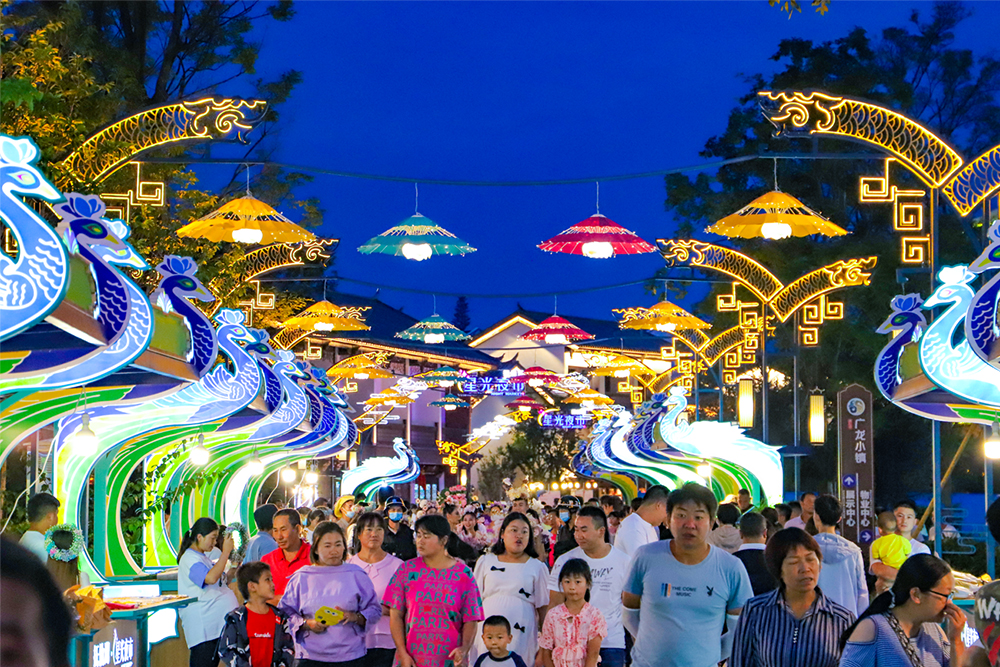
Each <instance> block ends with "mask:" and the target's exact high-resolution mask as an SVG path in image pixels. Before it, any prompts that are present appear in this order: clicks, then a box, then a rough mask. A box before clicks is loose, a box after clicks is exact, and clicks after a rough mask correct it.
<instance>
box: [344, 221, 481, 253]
mask: <svg viewBox="0 0 1000 667" xmlns="http://www.w3.org/2000/svg"><path fill="white" fill-rule="evenodd" d="M475 251H476V249H475V248H473V247H472V246H470V245H469V244H468V243H466V242H465V241H463V240H462V239H460V238H458V237H456V236H455V235H454V234H452V233H451V232H449V231H448V230H446V229H444V228H443V227H439V226H438V225H436V224H434V221H433V220H431V219H430V218H425V217H424V216H422V215H420V214H419V213H416V214H414V215H413V216H412V217H409V218H407V219H406V220H404V221H403V222H401V223H399V224H398V225H396V226H395V227H393V228H392V229H389V230H386V231H384V232H382V233H381V234H379V235H378V236H376V237H374V238H371V239H369V240H368V242H367V243H365V244H364V245H363V246H361V247H360V248H358V252H360V253H361V254H363V255H371V254H374V253H379V254H382V255H402V256H403V257H405V258H406V259H412V260H414V261H417V262H420V261H422V260H425V259H430V257H431V256H432V255H464V254H466V253H470V252H475Z"/></svg>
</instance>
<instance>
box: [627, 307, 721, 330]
mask: <svg viewBox="0 0 1000 667" xmlns="http://www.w3.org/2000/svg"><path fill="white" fill-rule="evenodd" d="M611 312H613V313H618V314H620V315H621V319H620V320H618V327H619V328H620V329H651V330H654V331H688V330H691V329H708V328H710V327H711V325H710V324H709V323H708V322H705V321H703V320H700V319H698V318H697V317H695V316H694V315H692V314H691V313H689V312H687V311H686V310H684V309H683V308H681V307H680V306H678V305H676V304H673V303H670V302H669V301H661V302H659V303H658V304H656V305H655V306H652V307H650V308H619V309H616V310H613V311H611Z"/></svg>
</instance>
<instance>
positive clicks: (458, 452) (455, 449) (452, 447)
mask: <svg viewBox="0 0 1000 667" xmlns="http://www.w3.org/2000/svg"><path fill="white" fill-rule="evenodd" d="M485 446H486V443H482V444H479V445H476V444H475V443H471V442H467V443H465V444H464V445H460V444H458V443H454V442H446V441H444V440H438V441H437V448H438V453H439V454H440V455H441V463H442V464H444V465H446V466H448V468H449V471H450V472H451V473H452V474H454V473H457V472H458V467H459V466H466V465H468V464H470V463H475V462H476V461H478V460H479V459H480V455H479V454H477V453H476V452H478V451H479V450H480V449H482V448H483V447H485Z"/></svg>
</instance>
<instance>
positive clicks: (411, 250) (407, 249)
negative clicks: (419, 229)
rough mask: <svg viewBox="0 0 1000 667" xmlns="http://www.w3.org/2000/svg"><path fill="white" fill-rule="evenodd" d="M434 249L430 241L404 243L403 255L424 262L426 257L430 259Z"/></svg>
mask: <svg viewBox="0 0 1000 667" xmlns="http://www.w3.org/2000/svg"><path fill="white" fill-rule="evenodd" d="M433 254H434V251H433V250H431V244H430V243H404V244H403V257H405V258H406V259H412V260H413V261H415V262H422V261H424V260H425V259H430V258H431V255H433Z"/></svg>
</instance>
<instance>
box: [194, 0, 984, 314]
mask: <svg viewBox="0 0 1000 667" xmlns="http://www.w3.org/2000/svg"><path fill="white" fill-rule="evenodd" d="M802 4H803V5H804V9H803V11H802V13H801V14H796V15H795V16H793V17H792V18H791V19H788V18H787V15H786V14H784V13H782V12H780V11H778V10H777V9H776V8H772V7H769V6H768V4H767V2H766V1H765V0H752V1H747V2H657V3H653V2H634V3H599V2H575V3H560V2H517V3H502V2H494V3H485V2H484V3H461V2H408V3H391V2H370V3H351V2H299V3H296V8H297V12H298V13H297V15H296V16H295V18H294V19H292V20H291V21H290V22H288V23H284V24H275V23H273V22H270V23H268V25H267V28H266V30H261V31H260V37H261V38H262V39H263V40H264V46H263V49H262V52H261V59H260V63H259V66H258V69H259V73H260V74H261V75H263V76H265V77H273V76H276V75H277V73H279V72H281V71H284V70H288V69H298V70H301V71H302V72H303V76H304V82H303V84H302V85H301V86H300V87H299V88H297V89H296V90H295V92H294V94H293V97H292V98H291V100H290V101H289V102H288V103H287V104H286V105H285V106H284V107H283V109H282V118H281V122H280V134H279V135H278V136H277V141H278V149H277V151H276V153H275V155H274V156H273V158H272V159H274V160H276V161H280V162H286V163H292V164H300V165H309V166H315V167H322V168H326V169H333V170H340V171H350V172H362V173H368V174H383V175H392V176H403V177H413V178H418V179H419V178H425V179H448V180H485V181H502V180H515V179H516V180H556V179H578V178H596V177H600V176H609V175H617V174H629V173H641V172H647V171H655V170H662V169H669V168H673V167H680V166H686V165H698V164H702V163H703V162H705V161H704V160H703V159H702V158H700V157H699V156H698V151H699V150H700V149H701V148H702V146H703V145H704V143H705V140H706V139H708V138H709V137H710V136H712V135H714V134H717V133H719V132H721V131H722V130H723V129H724V127H725V123H726V118H727V116H728V113H729V111H730V110H731V108H732V107H733V106H734V105H735V104H736V100H737V98H738V97H739V96H740V95H742V94H744V93H745V92H746V91H747V84H746V83H744V81H743V75H744V74H752V73H755V72H771V71H773V70H774V69H775V67H776V64H775V63H774V62H772V61H770V60H769V59H768V58H769V57H770V56H771V55H772V54H773V53H774V52H775V50H776V48H777V44H778V42H779V40H781V39H783V38H787V37H802V38H807V39H812V40H815V41H824V40H829V39H835V38H837V37H841V36H843V35H845V34H846V33H847V32H848V30H849V29H850V28H852V27H853V26H855V25H861V26H863V27H864V28H865V29H867V30H868V31H869V32H870V33H876V34H877V33H878V32H880V31H881V29H882V28H884V27H887V26H890V25H902V24H904V23H905V22H906V21H907V19H908V17H909V14H910V12H911V10H912V9H914V8H917V9H919V10H920V11H921V12H922V13H924V14H927V15H929V13H930V11H931V4H930V3H927V2H849V1H845V0H834V2H833V3H832V6H831V11H830V12H829V13H828V14H827V15H826V16H825V17H821V16H819V15H816V14H815V13H814V12H813V11H812V9H811V8H809V7H808V0H802ZM971 6H973V7H974V9H975V11H976V15H975V17H974V18H973V19H972V20H970V21H968V22H966V24H964V25H963V27H962V30H961V31H960V32H959V34H958V43H959V45H960V46H964V47H972V46H975V45H982V46H979V47H978V48H977V52H979V53H984V52H986V51H987V50H988V49H989V48H990V47H989V46H988V45H989V44H990V43H991V41H993V40H994V38H995V35H996V26H997V25H1000V3H998V2H978V3H971ZM993 43H995V41H993ZM223 92H235V91H223ZM202 169H220V168H219V167H202ZM223 169H226V171H229V170H230V169H231V168H223ZM229 173H231V171H229ZM302 193H303V194H309V195H318V196H319V197H320V199H321V205H322V207H323V208H324V209H325V218H324V223H323V226H322V227H321V229H320V230H319V233H320V234H321V235H323V236H328V237H336V238H340V239H341V245H340V249H339V251H338V254H337V263H336V269H337V271H338V272H339V274H340V275H341V276H343V277H350V278H358V279H362V280H367V281H372V282H377V283H381V284H384V285H387V286H389V285H394V286H407V287H418V288H423V289H427V290H437V291H439V292H441V293H467V294H524V293H551V292H555V291H560V290H570V289H575V288H579V287H590V286H601V285H609V284H614V283H621V282H627V281H630V280H642V279H643V278H646V277H648V276H650V275H652V274H653V273H654V272H655V271H656V269H657V268H658V267H659V266H662V259H661V258H660V257H659V254H649V255H641V256H634V257H617V258H614V259H610V260H588V259H585V258H582V257H576V256H562V255H553V254H548V253H543V252H542V251H540V250H538V249H537V248H536V247H535V246H536V244H538V243H539V242H541V241H543V240H545V239H547V238H549V237H551V236H554V235H555V234H557V233H559V232H560V231H562V230H563V229H565V228H567V227H569V226H570V225H572V224H574V223H576V222H578V221H580V220H583V219H584V218H586V217H588V216H590V215H591V214H593V213H594V212H595V201H594V200H595V186H594V184H593V183H587V184H574V185H553V186H536V187H457V186H444V185H422V186H421V187H420V212H421V213H423V214H424V215H426V216H428V217H430V218H431V219H432V220H434V221H435V222H437V223H438V224H440V225H441V226H443V227H444V228H446V229H448V230H449V231H451V232H452V233H454V234H456V235H457V236H459V237H460V238H462V239H464V240H465V241H467V242H469V243H470V244H471V245H473V246H474V247H476V248H478V249H479V251H478V252H476V253H473V254H471V255H467V256H465V257H454V258H452V257H443V258H442V257H435V258H432V259H430V260H428V261H425V262H420V263H416V262H412V261H408V260H405V259H403V258H401V257H398V258H397V257H384V256H377V255H376V256H364V255H360V254H359V253H357V252H356V248H357V247H358V246H359V245H361V244H362V243H364V242H365V241H366V240H367V239H368V238H370V237H372V236H374V235H376V234H378V233H380V232H382V231H384V230H386V229H388V228H389V227H391V226H393V225H395V224H397V223H398V222H400V221H402V220H403V219H405V218H406V217H408V216H409V215H411V214H412V213H413V206H414V201H413V185H411V184H408V183H393V182H385V181H377V180H362V179H354V178H342V177H335V176H324V175H317V176H316V180H315V182H314V183H313V184H312V185H311V186H309V187H307V188H303V190H302ZM663 200H664V189H663V181H662V178H661V177H648V178H642V179H636V180H629V181H609V182H605V183H602V186H601V212H602V213H603V214H605V215H607V216H608V217H610V218H611V219H612V220H615V221H616V222H618V223H619V224H621V225H623V226H625V227H626V228H629V229H631V230H633V231H635V232H637V233H638V234H639V235H640V236H642V237H643V238H645V239H646V240H647V241H650V242H652V241H654V240H655V239H657V238H667V237H670V236H671V235H672V232H673V231H674V229H675V225H674V223H673V221H672V220H671V218H670V216H668V215H667V214H666V213H665V212H664V210H663ZM748 201H749V198H748ZM807 203H808V202H807ZM835 222H836V221H835ZM714 240H715V241H716V242H720V241H723V242H724V239H722V238H721V237H718V238H716V239H714ZM341 289H342V290H345V291H351V292H355V293H358V294H363V295H371V294H372V293H373V292H374V289H373V288H370V287H362V286H359V285H352V284H350V283H347V282H344V283H342V284H341ZM380 298H382V299H383V300H385V301H387V302H388V303H390V304H391V305H394V306H397V307H403V308H404V309H405V311H406V312H407V313H408V314H411V315H413V316H416V317H424V316H427V315H430V314H431V312H432V303H431V296H430V295H420V294H406V293H402V292H398V291H389V290H386V289H383V290H382V291H381V294H380ZM470 301H471V315H472V320H473V326H474V327H486V326H488V325H489V324H491V323H493V322H494V321H496V320H499V319H500V318H502V317H504V316H505V315H506V314H508V313H509V312H510V311H511V310H513V309H514V308H515V307H516V304H517V303H518V301H520V303H521V304H522V305H524V306H525V307H526V308H530V309H537V310H543V311H551V310H552V308H553V299H552V297H551V296H548V297H536V298H522V299H515V298H502V299H483V298H471V299H470ZM652 303H653V300H652V298H651V297H650V296H649V295H647V294H644V293H643V289H642V287H641V286H638V285H637V286H632V287H627V288H619V289H614V290H606V291H599V292H591V293H587V294H582V295H575V296H564V297H560V298H559V313H560V314H563V315H567V316H572V315H573V314H579V315H587V316H590V317H611V312H610V311H611V309H612V308H617V307H625V306H636V305H645V306H648V305H650V304H652ZM453 308H454V298H452V297H447V298H445V297H439V298H438V311H439V312H440V313H441V314H442V315H444V316H446V317H449V318H450V317H451V315H452V312H453Z"/></svg>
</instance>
